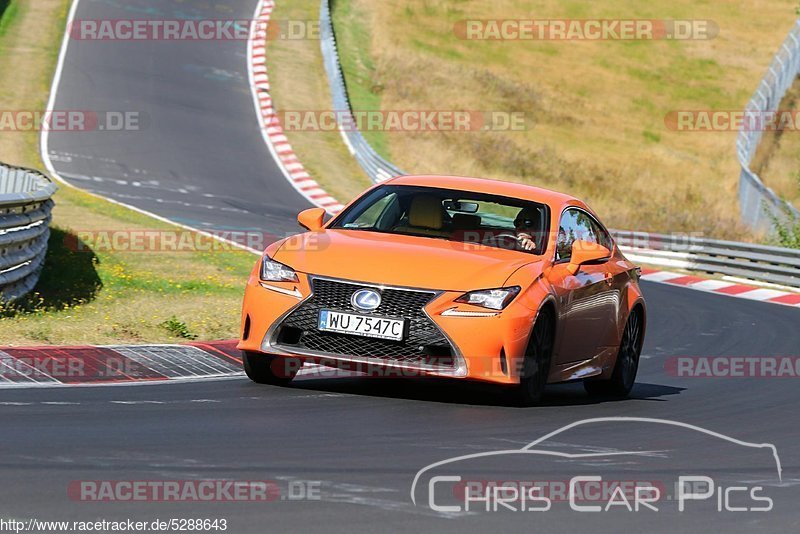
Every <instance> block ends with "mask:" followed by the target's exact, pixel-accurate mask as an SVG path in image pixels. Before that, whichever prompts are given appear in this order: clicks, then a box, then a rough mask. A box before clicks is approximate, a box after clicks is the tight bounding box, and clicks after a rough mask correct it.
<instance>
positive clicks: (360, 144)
mask: <svg viewBox="0 0 800 534" xmlns="http://www.w3.org/2000/svg"><path fill="white" fill-rule="evenodd" d="M319 21H320V46H321V48H322V61H323V63H324V64H325V72H326V73H327V74H328V85H329V86H330V90H331V97H332V98H333V109H334V110H335V111H336V116H337V121H338V124H339V132H341V134H342V138H343V139H344V142H345V144H346V145H347V148H348V149H349V150H350V153H351V154H352V155H353V157H354V158H356V160H357V161H358V163H359V165H361V168H362V169H364V172H366V173H367V176H369V177H370V179H371V180H372V181H373V182H375V183H377V182H382V181H384V180H387V179H389V178H391V177H392V176H398V175H400V174H406V173H404V172H403V171H401V170H400V169H399V168H397V167H396V166H394V165H393V164H392V163H390V162H388V161H386V160H385V159H384V158H382V157H381V156H380V155H379V154H378V153H377V152H375V149H374V148H372V146H371V145H370V144H369V143H368V142H367V140H366V139H364V136H363V135H361V132H359V131H358V128H356V127H354V125H355V120H354V119H353V116H352V108H351V107H350V98H349V97H348V96H347V86H346V85H345V82H344V74H343V73H342V66H341V65H340V64H339V52H338V50H337V48H336V34H335V33H334V31H333V20H332V19H331V9H330V3H329V0H322V2H321V3H320V9H319Z"/></svg>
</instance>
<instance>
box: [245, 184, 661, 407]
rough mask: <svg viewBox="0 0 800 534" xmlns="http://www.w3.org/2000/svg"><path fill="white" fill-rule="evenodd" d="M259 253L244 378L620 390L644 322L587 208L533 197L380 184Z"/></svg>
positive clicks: (632, 284)
mask: <svg viewBox="0 0 800 534" xmlns="http://www.w3.org/2000/svg"><path fill="white" fill-rule="evenodd" d="M324 216H325V212H324V210H322V209H321V208H312V209H309V210H306V211H303V212H302V213H300V215H299V216H298V221H299V223H300V225H301V226H303V227H304V228H306V229H307V230H308V232H306V233H303V234H299V235H295V236H292V237H289V238H286V239H283V240H280V241H278V242H276V243H273V244H272V245H270V246H269V247H267V249H266V250H265V251H264V255H263V257H262V258H261V259H260V260H259V261H258V263H257V264H256V266H255V268H254V269H253V271H252V273H251V275H250V278H249V280H248V282H247V289H246V291H245V297H244V304H243V310H242V330H241V339H240V341H239V345H238V347H239V349H240V350H242V351H243V360H244V369H245V372H246V373H247V376H249V377H250V378H251V379H252V380H254V381H255V382H258V383H267V384H286V383H288V382H289V381H291V380H292V379H293V378H294V376H295V375H296V374H297V372H298V370H299V369H300V368H301V367H302V365H303V364H304V363H305V362H313V363H316V364H321V365H325V366H333V367H339V368H344V369H350V370H356V371H367V372H370V373H375V371H376V370H377V371H378V372H386V374H387V375H388V376H395V375H392V374H391V373H396V374H399V375H402V376H408V375H425V376H442V377H452V378H462V379H468V380H481V381H486V382H492V383H496V384H504V385H507V386H508V387H509V388H511V389H512V390H513V391H514V394H515V396H516V397H517V399H518V401H519V402H520V403H521V404H524V405H531V404H535V403H536V402H537V401H538V400H539V399H540V397H541V395H542V391H543V389H544V387H545V384H547V383H554V382H565V381H569V380H583V381H584V385H585V388H586V390H587V391H588V392H589V393H592V394H603V395H613V396H626V395H627V394H628V393H629V392H630V390H631V388H632V386H633V383H634V380H635V378H636V372H637V369H638V365H639V354H640V352H641V349H642V342H643V340H644V332H645V323H646V312H645V303H644V298H643V296H642V292H641V290H640V288H639V284H638V281H639V269H638V268H637V267H636V266H635V265H634V264H633V263H631V262H630V261H628V260H627V259H626V258H625V257H624V256H623V255H622V253H621V252H620V251H619V249H618V248H617V247H616V245H615V244H614V240H613V239H612V238H611V236H610V234H609V233H608V231H607V230H606V228H605V227H604V226H603V225H602V224H601V223H600V221H599V220H598V218H597V216H596V215H595V214H594V212H592V210H591V209H590V208H589V207H588V206H586V204H584V203H583V202H581V201H580V200H577V199H575V198H573V197H570V196H568V195H564V194H561V193H556V192H553V191H548V190H545V189H540V188H536V187H531V186H526V185H521V184H514V183H506V182H499V181H496V180H484V179H477V178H461V177H451V176H400V177H396V178H393V179H390V180H388V181H385V182H383V183H381V184H378V185H376V186H374V187H372V188H370V189H368V190H367V191H366V192H365V193H363V194H362V195H361V196H360V197H358V198H357V199H355V200H354V201H352V202H351V203H350V204H349V205H348V206H347V207H346V208H345V209H344V210H343V211H342V212H341V213H339V214H338V215H337V216H335V217H334V218H332V219H331V220H330V221H328V222H324Z"/></svg>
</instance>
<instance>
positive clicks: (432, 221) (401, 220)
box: [331, 185, 549, 254]
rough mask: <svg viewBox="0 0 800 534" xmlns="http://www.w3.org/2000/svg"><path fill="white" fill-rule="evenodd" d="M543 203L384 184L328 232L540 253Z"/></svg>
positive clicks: (542, 247)
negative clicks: (376, 234)
mask: <svg viewBox="0 0 800 534" xmlns="http://www.w3.org/2000/svg"><path fill="white" fill-rule="evenodd" d="M548 221H549V215H548V209H547V206H546V205H545V204H540V203H537V202H530V201H525V200H518V199H514V198H508V197H502V196H496V195H487V194H482V193H471V192H464V191H453V190H449V189H437V188H433V187H416V186H413V187H412V186H399V185H385V186H381V187H378V188H376V189H374V190H372V191H371V192H369V193H368V194H366V195H365V196H363V197H362V198H360V199H359V200H358V201H356V202H355V203H354V204H353V205H352V206H350V207H349V208H348V209H347V210H346V211H345V212H344V213H342V214H341V215H340V216H339V217H337V218H336V220H335V221H334V222H333V224H332V225H331V228H339V229H346V230H367V231H371V232H379V233H384V234H402V235H413V236H418V237H427V238H434V239H446V240H450V241H456V242H464V243H473V244H479V245H485V246H489V247H496V248H504V249H510V250H519V251H522V252H528V253H531V254H543V253H544V252H545V248H546V246H547V231H548V227H547V226H548Z"/></svg>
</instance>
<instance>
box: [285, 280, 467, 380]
mask: <svg viewBox="0 0 800 534" xmlns="http://www.w3.org/2000/svg"><path fill="white" fill-rule="evenodd" d="M311 286H312V289H313V294H312V296H311V297H310V298H309V299H308V300H306V301H305V302H303V303H302V304H301V305H300V306H298V307H297V308H296V309H295V310H294V311H292V312H291V313H289V315H287V316H286V318H285V319H284V320H283V322H282V323H281V324H280V325H279V327H278V328H277V329H276V330H275V332H274V334H273V338H272V340H271V343H272V344H273V345H274V346H275V347H277V348H280V349H283V350H286V351H289V352H300V353H302V352H307V351H311V352H312V353H314V354H320V355H331V356H334V357H335V356H347V357H355V358H363V359H367V360H380V362H386V363H393V364H398V365H407V366H421V367H430V368H436V369H441V368H448V369H452V368H454V367H455V366H456V355H455V350H454V349H453V346H452V345H451V344H450V342H449V341H448V339H447V338H446V337H445V336H444V334H443V333H442V331H441V330H440V329H439V327H438V326H436V324H434V323H433V321H431V320H430V319H429V318H428V316H427V315H426V314H425V312H424V307H425V305H427V304H428V303H429V302H430V301H431V300H433V298H434V297H435V296H436V292H434V291H416V290H408V289H399V288H383V289H380V290H379V291H380V293H381V305H380V306H379V307H378V308H377V309H376V310H374V311H373V312H369V313H365V312H363V311H361V310H358V309H356V308H354V307H353V306H352V304H351V298H352V296H353V293H354V292H355V291H358V290H359V289H362V288H372V289H376V287H375V286H370V285H361V284H358V283H355V282H343V281H338V280H330V279H327V278H318V277H312V278H311ZM320 310H333V311H341V312H348V313H358V314H364V315H375V316H378V317H389V318H393V319H405V320H406V322H407V323H408V327H407V335H406V336H405V339H404V340H403V341H393V340H385V339H375V338H369V337H361V336H354V335H348V334H339V333H335V332H321V331H320V330H318V328H317V327H318V320H319V312H320Z"/></svg>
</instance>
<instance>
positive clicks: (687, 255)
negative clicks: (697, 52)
mask: <svg viewBox="0 0 800 534" xmlns="http://www.w3.org/2000/svg"><path fill="white" fill-rule="evenodd" d="M320 30H321V31H320V34H321V41H322V45H321V46H322V57H323V61H324V63H325V70H326V72H327V74H328V82H329V85H330V89H331V96H332V97H333V106H334V109H335V110H337V111H342V112H347V113H349V112H350V111H351V107H350V100H349V98H348V96H347V89H346V87H345V83H344V76H343V74H342V69H341V65H340V63H339V56H338V51H337V48H336V39H335V36H334V32H333V23H332V21H331V13H330V4H329V0H321V7H320ZM792 39H794V40H792ZM790 40H791V42H792V43H793V45H794V47H795V48H793V49H791V50H792V54H791V57H792V61H793V62H794V63H792V65H791V67H790V66H789V63H788V62H787V61H786V60H783V59H781V58H779V57H776V62H778V63H779V65H784V64H785V65H786V68H783V67H781V69H780V70H776V69H775V68H774V66H773V67H771V68H770V72H771V73H772V74H773V76H774V77H775V80H776V84H774V87H778V88H779V89H780V90H777V89H776V90H772V89H770V92H769V93H768V94H764V95H763V102H762V93H763V92H764V89H763V88H762V87H759V90H758V91H757V92H756V96H755V97H753V98H754V100H755V99H759V102H761V103H762V106H761V108H759V109H762V108H763V109H773V110H774V109H776V107H777V106H778V104H779V103H780V100H781V97H782V96H783V94H784V93H785V92H786V89H787V88H788V87H789V86H790V85H791V84H792V81H793V79H794V76H795V74H796V73H797V70H798V68H800V21H798V25H797V26H795V29H794V30H793V31H792V34H791V35H790ZM782 50H784V49H782ZM780 61H783V62H784V63H780ZM787 69H788V70H787ZM781 72H782V73H784V74H783V77H782V78H781V77H780V76H778V73H781ZM787 73H790V74H787ZM764 83H766V82H764V81H762V85H763V84H764ZM751 103H752V101H751ZM751 111H752V109H751ZM337 115H338V113H337ZM353 124H354V123H353ZM340 131H341V132H342V136H343V137H344V139H345V142H346V143H347V146H348V148H349V149H350V151H351V152H352V154H353V155H354V157H355V158H356V160H358V162H359V164H361V167H362V168H363V169H364V171H365V172H366V173H367V174H368V175H369V176H370V178H372V180H373V182H379V181H382V180H385V179H387V178H389V177H391V176H396V175H399V174H405V173H403V171H401V170H400V169H399V168H397V167H396V166H394V165H392V164H391V163H389V162H388V161H386V160H385V159H383V158H381V157H380V156H378V154H377V153H376V152H375V150H374V149H373V148H372V147H371V146H370V145H369V143H367V141H366V140H365V139H364V137H363V136H362V135H361V134H360V132H358V131H357V129H355V128H353V127H352V124H351V125H350V127H346V128H345V127H342V125H341V124H340ZM751 134H755V135H751ZM743 135H744V136H745V137H744V138H743ZM739 138H740V141H739V143H738V144H737V146H740V147H741V149H744V150H745V151H744V152H741V151H740V155H739V158H740V161H742V186H741V188H740V195H741V198H742V215H743V217H746V218H747V217H750V220H752V221H753V222H754V223H756V224H762V225H765V226H767V225H770V224H771V220H770V219H769V217H767V216H766V215H765V214H764V210H763V208H762V204H764V201H765V199H766V201H767V203H768V204H769V206H771V207H772V208H773V209H774V210H776V211H775V212H773V213H776V215H778V216H780V213H779V211H780V209H779V208H780V206H781V205H786V203H785V202H783V201H781V200H780V199H779V198H778V197H777V195H775V193H773V192H772V191H770V190H769V189H768V188H767V187H766V186H764V185H763V184H762V183H761V180H760V179H759V178H758V176H756V175H755V174H754V173H752V172H751V171H750V170H749V168H748V165H749V162H750V160H751V159H752V156H753V154H754V153H755V148H756V147H757V146H758V141H759V140H760V132H740V133H739ZM789 209H794V208H792V207H791V206H789ZM612 234H613V235H614V238H615V239H616V241H617V244H618V245H619V247H620V249H622V250H623V251H624V252H625V255H626V256H627V257H628V258H630V259H631V260H632V261H638V262H643V263H647V264H650V265H660V266H667V267H675V268H680V269H686V270H691V271H699V272H704V273H710V274H719V275H726V276H734V277H737V278H745V279H748V280H754V281H756V282H766V283H771V284H777V285H781V286H788V287H794V288H800V250H792V249H785V248H780V247H770V246H764V245H752V244H749V243H737V242H734V241H717V240H713V239H704V238H701V237H696V236H668V235H663V234H651V233H646V232H630V231H621V230H615V231H612Z"/></svg>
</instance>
